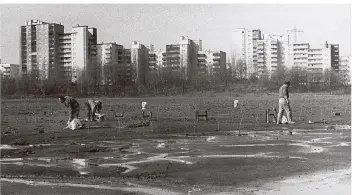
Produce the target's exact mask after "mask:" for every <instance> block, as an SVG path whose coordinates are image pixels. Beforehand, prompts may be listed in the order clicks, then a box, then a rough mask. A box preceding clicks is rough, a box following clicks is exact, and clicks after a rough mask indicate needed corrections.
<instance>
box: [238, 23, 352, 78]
mask: <svg viewBox="0 0 352 195" xmlns="http://www.w3.org/2000/svg"><path fill="white" fill-rule="evenodd" d="M292 37H294V38H292ZM233 38H234V40H235V41H237V43H236V46H237V48H236V47H235V53H234V54H233V55H234V57H233V61H234V62H233V63H234V64H238V63H239V62H241V63H244V64H245V74H246V77H247V78H249V77H250V76H251V75H253V74H256V75H257V76H258V77H261V76H267V77H269V78H271V77H273V76H274V74H275V72H276V71H277V69H278V67H280V66H286V67H288V68H293V67H300V68H304V69H306V70H307V80H308V82H317V83H319V82H323V81H324V72H325V70H331V71H333V72H336V73H338V75H339V77H341V78H347V77H349V75H350V73H349V70H347V69H348V68H346V67H349V65H346V64H349V63H350V62H349V58H346V57H342V56H340V54H339V45H338V44H330V43H327V42H326V43H325V44H322V45H321V46H320V47H312V46H311V45H310V44H309V43H303V42H299V41H297V40H296V35H292V34H288V35H287V36H286V35H280V34H270V33H262V31H261V30H259V29H240V30H236V31H235V32H234V34H233ZM347 80H348V79H346V81H347Z"/></svg>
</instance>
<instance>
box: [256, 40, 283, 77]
mask: <svg viewBox="0 0 352 195" xmlns="http://www.w3.org/2000/svg"><path fill="white" fill-rule="evenodd" d="M282 40H283V36H282V35H272V34H264V36H263V39H262V40H258V41H257V56H258V60H257V73H258V75H259V76H263V75H266V76H268V78H272V77H273V75H275V73H276V71H277V70H278V67H279V66H281V65H283V55H284V52H283V46H282Z"/></svg>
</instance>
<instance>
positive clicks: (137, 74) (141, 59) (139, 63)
mask: <svg viewBox="0 0 352 195" xmlns="http://www.w3.org/2000/svg"><path fill="white" fill-rule="evenodd" d="M131 64H132V69H133V80H134V81H135V82H136V83H139V84H145V83H146V81H147V77H148V72H149V52H148V48H146V47H145V46H144V45H142V44H141V43H140V42H138V41H133V42H132V47H131Z"/></svg>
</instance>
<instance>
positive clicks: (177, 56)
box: [165, 36, 201, 80]
mask: <svg viewBox="0 0 352 195" xmlns="http://www.w3.org/2000/svg"><path fill="white" fill-rule="evenodd" d="M200 43H201V42H200ZM199 49H200V45H197V44H196V43H195V42H194V41H193V40H191V39H189V38H188V37H186V36H181V37H180V41H179V44H171V45H166V52H165V54H166V61H165V62H166V67H165V68H166V69H167V70H168V71H170V72H171V73H172V75H174V76H177V77H180V78H182V79H185V80H191V79H192V78H193V77H194V76H196V74H197V67H198V50H199Z"/></svg>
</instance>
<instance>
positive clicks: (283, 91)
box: [277, 81, 295, 124]
mask: <svg viewBox="0 0 352 195" xmlns="http://www.w3.org/2000/svg"><path fill="white" fill-rule="evenodd" d="M290 84H291V83H290V81H286V82H285V83H284V84H283V85H282V86H281V87H280V89H279V113H278V115H277V124H281V119H282V114H283V111H284V110H285V112H286V115H287V123H289V124H294V123H295V122H293V121H292V114H291V107H290V102H289V100H288V98H289V94H288V88H289V87H290Z"/></svg>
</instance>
